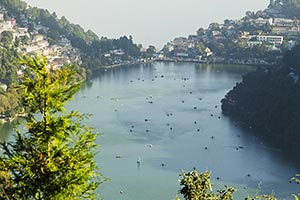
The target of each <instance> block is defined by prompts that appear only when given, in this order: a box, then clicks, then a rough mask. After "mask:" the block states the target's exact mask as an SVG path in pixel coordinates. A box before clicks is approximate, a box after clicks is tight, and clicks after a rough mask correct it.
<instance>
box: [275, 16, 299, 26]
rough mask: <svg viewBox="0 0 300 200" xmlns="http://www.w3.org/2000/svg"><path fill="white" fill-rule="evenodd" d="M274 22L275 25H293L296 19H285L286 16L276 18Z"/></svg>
mask: <svg viewBox="0 0 300 200" xmlns="http://www.w3.org/2000/svg"><path fill="white" fill-rule="evenodd" d="M273 24H274V26H282V27H293V26H294V20H291V19H285V18H274V22H273Z"/></svg>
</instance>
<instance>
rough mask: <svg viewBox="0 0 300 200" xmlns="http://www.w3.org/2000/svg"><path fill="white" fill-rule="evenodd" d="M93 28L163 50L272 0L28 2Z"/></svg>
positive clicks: (254, 9)
mask: <svg viewBox="0 0 300 200" xmlns="http://www.w3.org/2000/svg"><path fill="white" fill-rule="evenodd" d="M25 1H26V2H27V3H28V4H29V5H31V6H37V7H40V8H44V9H48V10H49V11H50V12H54V11H55V12H56V14H57V15H58V16H60V17H61V16H65V17H66V18H67V19H68V20H69V21H71V22H72V23H75V24H80V25H81V26H82V27H83V28H84V29H86V30H87V29H91V30H92V31H94V32H95V33H96V34H97V35H99V37H102V36H103V37H108V38H118V37H120V36H123V35H127V36H129V35H132V36H133V39H134V42H136V43H137V44H142V45H143V46H145V47H147V46H148V45H154V46H156V47H158V48H162V47H163V45H164V44H166V43H167V42H169V41H171V40H173V39H174V38H175V37H187V36H188V35H190V34H195V33H196V31H197V30H198V28H200V27H202V28H207V27H208V25H209V24H210V23H211V22H219V23H222V22H223V21H224V20H225V19H239V18H241V17H243V16H244V14H245V12H246V11H248V10H250V11H257V10H263V9H264V8H266V7H267V5H268V3H269V0H63V1H62V0H25Z"/></svg>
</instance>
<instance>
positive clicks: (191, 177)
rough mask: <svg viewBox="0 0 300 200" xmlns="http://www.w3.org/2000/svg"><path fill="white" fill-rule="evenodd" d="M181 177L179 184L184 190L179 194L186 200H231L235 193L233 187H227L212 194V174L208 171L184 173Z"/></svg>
mask: <svg viewBox="0 0 300 200" xmlns="http://www.w3.org/2000/svg"><path fill="white" fill-rule="evenodd" d="M181 176H182V177H183V178H182V179H181V180H179V182H180V185H182V188H181V189H180V190H179V192H180V194H182V195H183V197H184V198H185V199H186V200H206V199H211V200H231V199H232V194H233V193H234V191H235V189H234V188H232V187H226V189H225V190H219V191H218V193H217V194H215V193H212V192H211V191H212V186H211V182H210V172H208V171H206V172H204V173H202V174H200V173H198V172H197V171H196V170H193V171H191V172H188V173H182V174H181ZM177 199H179V198H177Z"/></svg>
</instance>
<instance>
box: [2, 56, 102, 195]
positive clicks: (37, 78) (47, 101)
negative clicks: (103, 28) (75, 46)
mask: <svg viewBox="0 0 300 200" xmlns="http://www.w3.org/2000/svg"><path fill="white" fill-rule="evenodd" d="M20 64H22V65H24V66H26V69H27V72H26V75H25V78H24V80H23V82H22V84H21V86H20V87H18V89H19V91H21V93H22V94H21V99H22V105H23V106H24V109H25V111H26V112H27V116H26V117H24V120H25V122H26V124H25V126H24V127H26V132H21V131H16V136H15V141H14V142H4V143H2V144H1V147H2V150H3V155H1V156H0V181H1V182H0V199H12V200H14V199H34V200H42V199H45V200H52V199H53V200H54V199H58V200H62V199H94V198H95V197H96V195H95V193H94V191H95V189H96V188H97V187H98V185H99V184H100V183H102V182H103V181H104V180H105V179H104V178H103V176H102V175H101V174H99V173H98V172H96V169H97V166H96V164H95V162H94V160H93V158H94V156H95V148H96V146H97V145H96V144H95V139H96V136H97V134H95V133H94V132H93V131H92V129H91V128H90V127H88V126H86V125H83V123H82V122H83V120H84V119H85V118H86V116H85V115H82V114H80V113H79V112H76V111H71V112H69V113H67V112H66V111H65V109H64V105H65V103H66V102H67V101H69V100H70V99H71V98H72V97H73V95H74V94H75V93H76V92H77V91H78V90H79V87H80V83H79V82H76V81H74V79H73V78H74V75H75V74H74V72H72V71H71V70H70V69H69V68H68V67H66V68H64V69H61V70H56V71H49V70H47V69H46V66H47V61H46V59H45V58H29V57H26V58H24V59H22V60H21V62H20ZM3 182H4V184H3Z"/></svg>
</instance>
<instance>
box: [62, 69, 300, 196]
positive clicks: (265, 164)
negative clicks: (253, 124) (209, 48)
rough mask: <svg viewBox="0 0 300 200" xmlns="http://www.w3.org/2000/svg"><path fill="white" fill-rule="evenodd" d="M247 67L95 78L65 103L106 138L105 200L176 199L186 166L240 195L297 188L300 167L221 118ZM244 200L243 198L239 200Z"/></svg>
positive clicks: (121, 72) (112, 72)
mask: <svg viewBox="0 0 300 200" xmlns="http://www.w3.org/2000/svg"><path fill="white" fill-rule="evenodd" d="M253 69H254V68H253V67H249V66H236V65H235V66H232V65H199V64H186V63H181V64H174V63H155V64H153V65H136V66H127V67H122V68H113V69H108V70H103V71H100V72H99V73H98V74H95V76H94V78H93V79H92V80H90V82H88V83H87V84H86V85H85V86H83V87H82V89H81V91H80V92H79V93H78V94H77V95H76V97H75V99H74V100H73V101H72V102H71V103H70V105H69V106H68V107H69V109H76V110H79V111H81V112H84V113H91V114H93V117H92V118H91V119H90V120H89V121H88V123H89V124H90V125H91V126H92V127H95V128H96V129H97V130H98V131H100V132H101V133H102V135H101V137H99V138H98V143H100V144H101V147H100V153H99V154H98V155H97V163H98V164H99V167H100V171H101V172H102V173H103V174H104V175H105V176H106V177H108V178H110V182H108V183H106V184H103V185H102V186H101V188H100V189H99V193H100V194H101V195H102V196H103V197H104V199H127V200H140V199H143V200H150V199H151V200H152V199H158V200H159V199H174V197H175V195H176V194H177V191H178V189H179V185H178V181H177V179H178V178H179V176H178V175H179V174H180V172H181V169H183V170H186V171H188V170H192V169H193V168H197V169H198V170H199V171H204V170H211V171H212V172H213V176H212V181H213V182H214V183H215V185H216V187H219V186H221V187H222V186H223V185H224V184H226V185H234V186H236V187H238V188H239V190H240V192H242V193H243V194H245V193H249V192H255V191H256V188H257V185H258V184H259V183H260V182H261V187H262V189H261V190H262V191H263V192H268V193H270V192H272V191H273V190H274V191H280V193H279V194H278V195H279V197H290V194H291V193H296V192H297V191H298V190H299V187H298V186H297V185H295V184H290V183H289V179H290V177H291V176H293V175H294V174H295V173H296V172H297V171H300V169H299V167H298V166H297V165H296V164H295V163H294V162H292V161H291V160H290V159H287V158H286V155H283V154H282V153H281V152H280V151H278V149H274V148H272V147H271V146H270V145H267V144H265V143H264V142H263V141H262V140H261V139H260V138H258V137H256V136H255V134H252V133H251V130H245V129H242V128H241V127H240V126H239V125H238V124H236V123H235V122H232V121H231V120H230V119H228V118H227V117H225V116H223V115H222V113H221V108H220V107H221V106H220V100H221V99H222V98H223V97H224V95H225V94H226V93H227V92H228V91H229V90H230V89H231V88H232V87H233V86H234V85H235V84H236V82H238V81H240V80H241V77H242V75H243V74H244V73H246V72H248V71H251V70H253ZM217 177H218V179H217ZM237 199H241V197H239V198H237Z"/></svg>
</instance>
